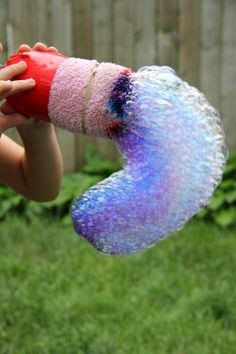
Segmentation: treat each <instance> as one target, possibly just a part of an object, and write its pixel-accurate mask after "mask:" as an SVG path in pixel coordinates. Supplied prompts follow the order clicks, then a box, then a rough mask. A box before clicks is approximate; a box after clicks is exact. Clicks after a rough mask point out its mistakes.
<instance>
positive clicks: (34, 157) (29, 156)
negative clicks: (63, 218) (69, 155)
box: [0, 44, 63, 201]
mask: <svg viewBox="0 0 236 354" xmlns="http://www.w3.org/2000/svg"><path fill="white" fill-rule="evenodd" d="M38 47H40V50H47V48H46V46H44V45H42V44H39V45H38ZM28 48H29V47H28ZM29 49H30V48H29ZM34 49H36V50H37V48H35V47H34ZM25 67H26V66H24V65H23V67H21V72H23V71H24V70H25ZM6 69H7V68H4V69H2V70H0V99H1V98H4V97H6V96H7V95H9V94H13V93H15V92H16V90H17V91H23V90H25V89H30V88H32V87H33V86H34V84H32V83H31V86H30V83H27V82H26V80H20V81H18V82H16V81H10V82H8V83H7V84H6V81H5V80H10V79H11V78H12V77H13V76H14V75H16V74H19V73H20V72H17V73H16V72H15V70H16V68H15V65H14V66H13V65H12V66H10V67H8V69H7V70H8V72H7V75H6V72H5V70H6ZM17 70H18V71H19V68H17ZM4 81H5V82H4ZM7 85H8V86H7ZM1 110H2V112H3V113H4V115H2V116H1V117H0V135H1V138H0V182H1V183H4V184H6V185H8V186H9V187H11V188H12V189H14V190H15V191H16V192H17V193H20V194H22V195H23V196H25V197H27V198H30V199H33V200H37V201H45V200H51V199H53V198H55V197H56V196H57V194H58V193H59V189H60V184H61V179H62V174H63V167H62V158H61V153H60V149H59V146H58V143H57V139H56V135H55V132H54V128H53V126H52V125H51V124H50V123H47V122H36V121H33V120H32V119H27V118H25V117H24V116H22V115H21V114H18V113H16V112H14V111H13V109H12V108H11V107H10V106H9V105H8V104H7V103H5V104H3V106H2V107H1ZM9 127H17V130H18V132H19V134H20V136H21V138H22V141H23V144H24V148H23V147H21V146H19V145H18V144H16V143H15V142H13V141H12V140H11V139H10V138H8V137H6V136H5V135H2V134H1V133H2V132H3V131H5V130H6V129H8V128H9Z"/></svg>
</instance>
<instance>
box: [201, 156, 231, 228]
mask: <svg viewBox="0 0 236 354" xmlns="http://www.w3.org/2000/svg"><path fill="white" fill-rule="evenodd" d="M197 217H198V218H200V219H205V220H209V221H214V222H215V223H216V224H217V225H219V226H220V227H229V226H235V225H236V152H234V153H232V154H231V155H230V157H229V160H228V163H227V165H226V168H225V171H224V177H223V181H222V183H221V184H220V185H219V186H218V188H217V189H216V191H215V193H214V195H213V197H212V199H211V201H210V203H209V204H208V205H207V207H206V208H204V209H203V210H201V211H200V213H199V214H198V215H197Z"/></svg>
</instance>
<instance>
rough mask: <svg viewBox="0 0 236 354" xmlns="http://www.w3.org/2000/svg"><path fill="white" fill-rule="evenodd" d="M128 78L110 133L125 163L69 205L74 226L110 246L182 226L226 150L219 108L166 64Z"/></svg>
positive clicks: (122, 250) (134, 246) (132, 248)
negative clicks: (115, 130) (118, 124)
mask: <svg viewBox="0 0 236 354" xmlns="http://www.w3.org/2000/svg"><path fill="white" fill-rule="evenodd" d="M129 79H130V80H131V83H132V85H129V87H132V94H129V96H127V97H128V99H127V100H126V102H125V107H123V108H122V109H123V111H124V112H125V126H124V128H123V129H122V131H121V133H119V134H116V135H115V136H113V139H114V140H115V142H116V144H117V146H118V148H119V150H120V151H121V154H122V156H123V158H124V168H123V170H121V171H119V172H117V173H114V174H113V175H112V176H110V177H109V178H107V179H106V180H104V181H103V182H101V183H99V184H97V185H96V186H94V187H92V188H90V189H89V190H88V191H86V192H85V193H84V194H83V195H82V196H81V197H80V198H79V199H77V200H76V201H75V202H74V204H73V207H72V218H73V222H74V227H75V230H76V231H77V232H78V234H80V235H81V236H84V237H85V238H86V239H87V240H88V241H89V242H90V243H92V244H93V245H94V246H95V247H96V248H97V249H98V250H100V251H101V252H104V253H108V254H129V253H134V252H139V251H142V250H143V249H145V248H147V247H150V246H152V245H154V244H155V243H156V242H157V241H159V240H161V239H163V238H164V237H166V236H168V235H170V234H171V233H173V231H175V230H177V229H179V228H181V227H182V226H183V225H184V224H185V223H186V222H187V221H188V220H189V219H190V218H192V217H193V215H194V214H196V213H197V212H198V211H199V209H201V208H202V207H203V206H204V205H206V204H207V202H208V201H209V199H210V198H211V196H212V193H213V191H214V189H215V188H216V186H217V185H218V184H219V182H220V181H221V178H222V174H223V169H224V165H225V161H226V158H227V148H226V146H225V143H224V132H223V129H222V126H221V123H220V118H219V114H218V112H217V111H216V110H215V109H214V108H213V107H212V106H211V105H210V104H209V103H208V101H207V100H206V98H205V96H204V95H203V94H202V93H200V92H199V91H198V90H197V89H195V88H193V87H191V86H190V85H188V84H187V83H186V82H184V81H183V80H181V79H180V78H179V77H178V76H177V75H176V73H175V72H174V71H173V70H172V69H171V68H169V67H158V66H149V67H143V68H141V69H140V70H139V71H138V72H137V73H132V74H131V75H130V76H129ZM113 92H114V90H113ZM120 101H122V100H120ZM122 104H124V102H122ZM112 107H113V110H114V105H113V106H112ZM119 112H122V110H119ZM113 114H115V113H114V111H113ZM117 118H119V117H117Z"/></svg>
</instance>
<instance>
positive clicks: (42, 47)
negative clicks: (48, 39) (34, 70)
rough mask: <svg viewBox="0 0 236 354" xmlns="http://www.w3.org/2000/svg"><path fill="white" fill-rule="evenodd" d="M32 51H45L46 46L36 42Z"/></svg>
mask: <svg viewBox="0 0 236 354" xmlns="http://www.w3.org/2000/svg"><path fill="white" fill-rule="evenodd" d="M32 49H33V50H38V51H42V52H44V51H46V50H47V46H46V44H44V43H41V42H37V43H36V44H35V45H34V46H33V48H32Z"/></svg>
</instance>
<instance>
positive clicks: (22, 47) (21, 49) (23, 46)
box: [17, 43, 32, 53]
mask: <svg viewBox="0 0 236 354" xmlns="http://www.w3.org/2000/svg"><path fill="white" fill-rule="evenodd" d="M30 50H32V49H31V47H30V46H29V45H28V44H25V43H24V44H21V45H20V46H19V48H18V49H17V53H22V52H29V51H30Z"/></svg>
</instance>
